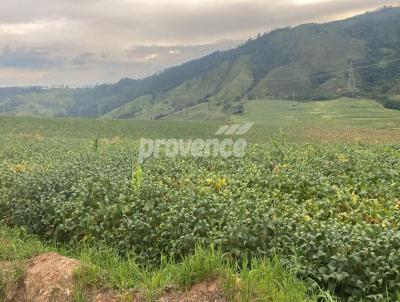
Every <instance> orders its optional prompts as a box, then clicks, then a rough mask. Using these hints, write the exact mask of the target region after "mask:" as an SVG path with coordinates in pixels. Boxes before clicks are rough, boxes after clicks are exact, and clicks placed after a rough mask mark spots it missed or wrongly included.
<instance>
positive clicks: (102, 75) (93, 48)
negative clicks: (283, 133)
mask: <svg viewBox="0 0 400 302" xmlns="http://www.w3.org/2000/svg"><path fill="white" fill-rule="evenodd" d="M397 2H398V1H397V0H393V1H382V0H353V1H347V0H346V1H344V0H276V1H273V2H272V1H268V0H170V1H165V0H85V1H82V0H2V1H0V50H1V49H4V50H3V52H2V53H1V54H0V69H1V68H2V69H3V70H0V72H2V76H0V85H3V84H4V83H6V82H7V83H9V81H4V80H3V79H4V78H5V77H6V69H10V68H19V69H23V68H25V69H26V70H28V71H29V72H27V73H26V79H25V78H24V77H21V80H19V82H18V83H17V82H16V84H27V83H32V82H35V83H38V84H42V83H45V82H46V81H51V82H54V81H56V82H65V83H66V84H72V83H87V82H89V83H91V82H93V81H97V80H98V81H116V80H118V77H124V76H130V77H141V76H145V75H148V74H150V73H153V72H156V71H158V70H160V69H163V68H166V67H168V66H172V65H175V64H179V63H182V62H184V61H188V60H190V59H193V58H197V57H200V56H203V55H205V54H207V53H210V52H213V51H215V50H218V49H226V48H228V47H229V46H234V45H236V44H237V43H238V42H237V41H241V40H246V39H247V38H249V37H252V36H253V37H254V36H255V35H256V34H257V33H263V32H266V31H269V30H272V29H274V28H277V27H286V26H294V25H298V24H301V23H306V22H321V21H329V20H333V19H337V18H343V17H346V16H350V15H353V14H356V13H361V12H364V11H366V10H371V9H374V8H376V7H379V6H382V5H383V4H387V5H390V4H397ZM220 40H226V41H225V42H215V41H220ZM229 44H231V45H229ZM7 45H10V48H8V50H7V48H5V47H7ZM143 45H145V46H143ZM6 50H7V51H6ZM46 68H47V70H46V72H45V73H43V72H40V73H39V72H34V71H35V70H37V69H41V70H42V71H43V70H44V69H46ZM33 77H36V78H33Z"/></svg>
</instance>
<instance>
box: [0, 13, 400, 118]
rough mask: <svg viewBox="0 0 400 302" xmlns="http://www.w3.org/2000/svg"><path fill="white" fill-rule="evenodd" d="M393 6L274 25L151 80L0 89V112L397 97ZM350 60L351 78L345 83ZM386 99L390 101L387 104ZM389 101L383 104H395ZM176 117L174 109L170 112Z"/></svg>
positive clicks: (87, 112)
mask: <svg viewBox="0 0 400 302" xmlns="http://www.w3.org/2000/svg"><path fill="white" fill-rule="evenodd" d="M399 36H400V8H383V9H380V10H377V11H374V12H370V13H367V14H364V15H360V16H356V17H353V18H350V19H346V20H342V21H335V22H330V23H326V24H305V25H301V26H298V27H295V28H283V29H278V30H274V31H272V32H270V33H266V34H264V35H259V36H258V37H257V38H256V39H250V40H249V41H248V42H247V43H245V44H243V45H241V46H239V47H238V48H236V49H232V50H228V51H224V52H216V53H213V54H211V55H208V56H206V57H203V58H201V59H198V60H194V61H190V62H188V63H185V64H182V65H180V66H177V67H173V68H170V69H168V70H166V71H164V72H162V73H159V74H156V75H153V76H151V77H148V78H145V79H140V80H132V79H122V80H121V81H120V82H118V83H116V84H114V85H101V86H99V87H96V88H94V89H61V90H58V89H57V90H39V91H34V92H32V93H18V92H15V93H14V94H11V95H10V93H8V94H6V96H3V93H2V92H1V91H0V113H1V114H13V115H45V116H66V117H106V118H122V119H131V118H132V119H162V118H166V117H168V116H171V115H172V116H173V115H177V113H178V112H182V111H184V110H186V108H190V107H193V106H198V105H199V104H203V103H212V105H211V106H213V107H217V108H218V111H223V113H224V114H222V116H224V115H230V114H235V113H242V112H243V110H244V104H245V103H246V101H247V100H249V99H260V98H271V97H274V98H290V97H291V96H292V95H294V94H295V95H296V97H297V98H298V99H302V100H309V99H332V98H337V97H341V96H363V97H374V98H376V97H381V96H384V97H385V98H386V97H387V98H388V97H389V96H391V95H398V94H400V90H399V87H400V64H396V63H398V62H400V39H399V38H398V37H399ZM351 64H352V67H353V70H354V81H353V82H351V83H350V84H351V85H348V83H349V81H348V80H349V78H350V72H349V71H350V69H351ZM393 102H394V103H395V105H393ZM397 102H398V101H397V100H396V99H391V101H390V102H387V101H386V102H385V103H390V104H391V105H389V106H390V107H391V108H397ZM178 116H179V114H178Z"/></svg>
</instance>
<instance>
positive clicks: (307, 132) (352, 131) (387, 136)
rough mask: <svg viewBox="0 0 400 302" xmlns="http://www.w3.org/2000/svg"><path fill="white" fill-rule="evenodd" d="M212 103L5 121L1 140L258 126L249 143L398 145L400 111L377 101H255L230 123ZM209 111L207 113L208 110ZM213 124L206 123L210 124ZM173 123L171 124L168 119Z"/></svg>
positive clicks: (168, 134) (111, 137)
mask: <svg viewBox="0 0 400 302" xmlns="http://www.w3.org/2000/svg"><path fill="white" fill-rule="evenodd" d="M211 106H212V105H211V104H209V103H204V104H200V105H197V106H194V107H192V108H190V109H186V110H185V111H179V112H176V113H174V114H172V115H171V116H168V117H165V118H163V119H162V120H153V121H145V120H115V119H104V118H103V119H82V118H78V119H77V118H74V119H72V118H58V119H52V118H37V117H0V136H2V137H8V136H14V137H16V136H17V137H21V138H35V139H37V140H39V141H40V140H41V139H43V138H46V137H65V138H75V139H78V140H89V141H91V140H94V139H95V138H101V139H104V140H105V142H108V141H115V140H117V141H118V140H134V141H136V140H140V139H141V138H177V139H180V138H199V137H200V138H210V137H214V133H215V132H216V131H217V130H218V128H219V127H221V126H222V125H226V124H234V123H241V122H253V123H254V126H253V128H252V129H251V131H250V132H249V133H248V134H247V135H246V138H247V139H248V140H250V141H253V142H257V143H267V142H270V141H271V140H272V139H278V140H280V139H282V137H285V138H286V139H288V140H290V141H300V142H302V141H306V142H313V141H328V142H355V141H361V142H367V143H398V142H399V141H400V111H397V110H390V109H385V108H383V106H382V105H380V104H378V103H376V102H375V101H372V100H354V99H346V98H342V99H337V100H332V101H316V102H296V103H292V102H290V101H286V100H282V99H277V100H271V99H270V100H253V101H249V102H247V103H246V105H245V113H244V114H243V115H235V116H232V117H230V118H229V119H228V118H227V117H226V116H225V115H224V114H223V112H222V109H221V107H211ZM207 107H208V108H207ZM207 118H208V119H209V120H207V121H205V119H207ZM169 119H170V120H169Z"/></svg>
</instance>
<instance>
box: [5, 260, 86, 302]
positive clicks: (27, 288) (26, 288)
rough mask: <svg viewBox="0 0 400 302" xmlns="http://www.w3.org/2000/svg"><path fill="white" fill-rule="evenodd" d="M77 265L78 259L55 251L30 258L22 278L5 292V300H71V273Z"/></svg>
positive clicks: (31, 301) (64, 301)
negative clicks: (15, 286) (16, 285)
mask: <svg viewBox="0 0 400 302" xmlns="http://www.w3.org/2000/svg"><path fill="white" fill-rule="evenodd" d="M78 265H79V261H78V260H74V259H70V258H66V257H63V256H60V255H59V254H57V253H48V254H43V255H40V256H37V257H35V258H32V259H31V260H29V262H28V267H27V270H26V274H25V277H24V279H23V280H22V281H21V283H20V284H19V285H18V287H17V288H15V289H13V290H11V291H10V292H9V293H7V297H6V302H8V301H10V302H49V301H57V302H69V301H72V291H73V287H74V280H73V273H74V271H75V269H76V268H77V267H78Z"/></svg>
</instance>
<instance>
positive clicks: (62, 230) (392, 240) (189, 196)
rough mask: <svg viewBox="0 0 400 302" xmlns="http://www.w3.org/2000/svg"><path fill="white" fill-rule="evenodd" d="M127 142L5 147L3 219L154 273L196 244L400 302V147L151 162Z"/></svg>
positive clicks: (267, 150)
mask: <svg viewBox="0 0 400 302" xmlns="http://www.w3.org/2000/svg"><path fill="white" fill-rule="evenodd" d="M136 162H137V146H136V145H135V144H134V143H129V142H124V141H121V140H100V141H98V142H97V143H96V148H93V143H92V142H90V141H74V140H61V139H52V140H51V139H41V138H26V139H24V140H21V139H20V140H14V139H12V138H8V139H6V141H5V143H4V144H3V145H2V146H0V220H1V221H2V222H3V223H6V224H8V225H9V226H18V227H24V228H26V229H27V230H28V231H29V232H30V233H33V234H37V235H39V236H41V237H42V238H44V239H50V240H55V241H57V242H62V243H74V242H78V241H79V242H86V243H87V244H90V243H93V242H96V243H98V242H103V243H105V244H107V245H108V246H110V247H112V248H114V249H118V250H119V251H120V253H121V255H123V254H128V253H135V254H136V255H137V257H138V259H139V260H140V261H142V262H145V263H148V264H156V263H157V262H158V261H159V260H160V257H161V255H166V256H171V257H174V258H175V259H177V260H179V259H181V258H182V257H185V256H186V255H189V254H192V253H193V251H194V249H195V246H196V245H198V244H199V245H203V246H209V245H214V246H218V247H220V248H221V249H222V250H223V251H224V252H226V253H228V254H229V255H230V256H231V257H232V258H238V259H241V258H243V257H253V256H256V257H257V256H260V257H264V256H266V257H270V256H274V255H276V254H279V255H280V257H281V259H282V261H283V263H284V265H285V266H287V267H289V268H293V269H295V270H296V271H298V272H299V273H300V275H301V276H302V277H303V278H306V279H307V278H311V279H313V280H315V281H316V282H317V283H318V284H319V285H320V286H321V287H322V288H324V289H328V290H332V291H335V293H336V295H338V296H339V297H341V298H342V299H343V300H344V301H360V300H363V301H383V300H384V299H385V300H386V301H397V300H396V299H398V298H399V297H398V296H397V295H398V292H399V291H400V231H399V225H400V146H399V145H376V146H372V145H361V144H358V145H328V144H326V145H323V144H286V145H285V144H269V145H265V146H252V147H251V148H250V149H249V150H248V152H247V155H246V156H245V157H244V158H240V159H238V158H234V159H223V158H206V159H204V158H201V159H200V158H175V159H163V158H161V159H157V160H156V159H150V160H148V161H146V162H145V163H144V164H143V165H142V166H141V167H138V166H137V165H136Z"/></svg>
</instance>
